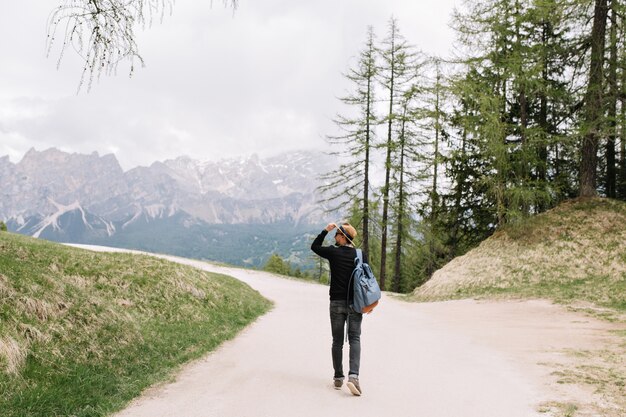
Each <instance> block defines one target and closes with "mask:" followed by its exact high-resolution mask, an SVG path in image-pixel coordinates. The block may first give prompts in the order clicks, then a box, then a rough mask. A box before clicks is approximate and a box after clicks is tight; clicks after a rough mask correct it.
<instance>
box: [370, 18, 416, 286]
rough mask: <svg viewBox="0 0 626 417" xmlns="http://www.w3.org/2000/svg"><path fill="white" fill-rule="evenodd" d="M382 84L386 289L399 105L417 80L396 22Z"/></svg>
mask: <svg viewBox="0 0 626 417" xmlns="http://www.w3.org/2000/svg"><path fill="white" fill-rule="evenodd" d="M380 56H381V65H380V76H379V79H380V84H381V86H382V89H383V93H384V96H385V99H386V100H387V101H386V104H387V112H386V115H385V117H384V122H385V124H386V130H387V138H386V141H385V142H384V143H381V145H380V147H381V148H382V149H383V150H384V152H385V183H384V185H383V188H382V191H381V195H382V202H383V208H382V219H381V221H382V224H381V229H382V234H381V255H380V274H379V277H378V278H379V280H380V287H381V288H385V282H386V276H387V244H388V243H387V240H388V235H389V229H388V227H389V205H390V201H391V197H392V196H391V187H390V185H391V174H392V161H393V158H394V156H393V154H394V152H396V151H397V145H398V137H397V132H398V129H397V128H396V125H397V124H398V122H400V117H399V116H398V115H399V113H400V112H401V108H399V107H400V106H398V103H399V102H400V101H401V100H402V96H403V94H404V92H405V91H406V90H407V88H408V86H409V85H411V83H412V82H413V80H414V79H415V77H416V75H417V74H416V71H415V52H414V51H413V48H412V47H411V46H410V45H409V44H408V42H407V41H406V40H405V39H404V37H403V36H402V35H401V34H400V30H399V28H398V22H397V20H396V19H395V18H391V19H390V20H389V26H388V32H387V37H386V38H385V40H384V41H383V42H382V46H381V48H380Z"/></svg>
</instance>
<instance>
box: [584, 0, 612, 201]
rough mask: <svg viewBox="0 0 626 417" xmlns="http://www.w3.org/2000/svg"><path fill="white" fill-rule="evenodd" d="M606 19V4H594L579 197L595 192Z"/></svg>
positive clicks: (601, 1)
mask: <svg viewBox="0 0 626 417" xmlns="http://www.w3.org/2000/svg"><path fill="white" fill-rule="evenodd" d="M607 17H608V5H607V0H595V3H594V13H593V27H592V30H591V39H590V42H591V57H590V63H589V79H588V81H587V92H586V94H585V106H584V109H583V128H582V138H583V139H582V145H581V161H580V193H579V194H580V196H581V197H593V196H595V195H596V194H597V192H596V169H597V166H598V142H599V140H600V137H601V134H602V128H603V122H604V120H605V119H604V115H603V109H604V106H603V89H604V79H603V77H604V75H603V74H604V71H603V67H604V62H605V56H604V55H605V37H606V23H607Z"/></svg>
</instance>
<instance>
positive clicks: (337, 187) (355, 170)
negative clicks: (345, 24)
mask: <svg viewBox="0 0 626 417" xmlns="http://www.w3.org/2000/svg"><path fill="white" fill-rule="evenodd" d="M374 39H375V38H374V31H373V29H372V28H371V27H369V28H368V30H367V40H366V43H365V48H364V49H363V50H362V51H361V53H360V54H359V60H358V62H357V64H356V66H355V68H351V69H349V70H348V73H347V74H346V77H347V78H348V80H349V81H350V82H351V84H352V88H353V89H352V91H351V92H350V93H348V94H347V95H346V96H345V97H342V98H341V101H342V102H343V103H344V104H345V105H346V106H348V110H349V111H350V110H351V111H352V113H351V114H349V115H338V116H337V117H336V118H335V124H336V125H337V126H338V127H339V129H340V132H341V133H340V134H339V135H335V136H329V137H328V141H329V143H330V144H331V145H334V146H338V147H339V149H338V150H337V151H334V152H332V153H333V154H335V155H340V157H341V158H340V160H341V161H344V162H343V163H341V164H340V165H339V167H338V168H337V169H336V170H333V171H331V172H328V173H326V174H324V175H323V176H322V177H321V179H322V181H323V182H324V184H323V185H321V186H320V187H319V190H320V191H321V193H322V195H324V196H325V202H329V203H331V208H330V210H332V211H336V210H338V209H339V208H341V207H343V206H345V205H346V204H350V203H355V202H356V203H357V204H358V205H359V206H360V207H361V213H362V217H361V221H360V222H359V224H360V225H361V226H362V228H361V247H362V249H363V252H364V253H366V254H367V255H368V256H369V247H370V244H369V234H370V207H369V205H370V199H371V197H370V194H369V193H370V187H371V185H370V165H371V152H372V149H373V145H374V139H375V130H374V128H375V126H376V124H377V123H378V121H377V118H376V115H375V94H374V92H375V79H376V76H377V74H378V66H377V63H376V47H375V45H374ZM345 211H347V210H345Z"/></svg>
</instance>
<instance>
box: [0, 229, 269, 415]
mask: <svg viewBox="0 0 626 417" xmlns="http://www.w3.org/2000/svg"><path fill="white" fill-rule="evenodd" d="M269 308H270V302H269V301H267V300H266V299H264V298H263V297H261V295H260V294H259V293H258V292H256V291H254V290H252V289H251V288H250V287H249V286H247V285H246V284H243V283H241V282H240V281H237V280H235V279H233V278H231V277H227V276H224V275H219V274H212V273H207V272H205V271H201V270H199V269H195V268H191V267H188V266H183V265H179V264H174V263H172V262H168V261H165V260H162V259H156V258H153V257H149V256H143V255H132V254H123V253H115V254H113V253H94V252H90V251H86V250H82V249H77V248H71V247H67V246H63V245H60V244H55V243H51V242H47V241H43V240H37V239H33V238H29V237H24V236H20V235H15V234H12V233H7V232H0V410H2V412H1V413H0V414H2V416H3V417H12V416H15V417H17V416H20V417H23V416H53V415H64V416H68V415H75V416H100V415H108V414H109V413H111V412H112V411H114V410H117V409H119V408H121V407H122V406H124V405H125V404H126V403H127V402H128V401H129V400H130V399H132V398H134V397H136V396H137V395H139V394H140V393H141V391H142V390H143V389H144V388H146V387H148V386H150V385H152V384H153V383H155V382H157V381H161V380H163V379H165V378H167V377H168V375H170V374H171V373H172V371H173V370H175V369H176V368H177V367H178V366H179V365H180V364H182V363H185V362H188V361H189V360H191V359H194V358H198V357H201V356H202V355H204V354H205V353H206V352H208V351H211V350H213V349H215V348H216V347H217V346H218V345H219V344H220V343H221V342H223V341H224V340H226V339H230V338H232V337H233V336H234V335H235V334H237V332H238V331H239V330H241V329H242V328H243V327H244V326H246V325H247V324H249V323H250V322H252V321H253V320H254V319H256V318H257V317H258V316H259V315H260V314H263V313H264V312H266V311H267V310H268V309H269Z"/></svg>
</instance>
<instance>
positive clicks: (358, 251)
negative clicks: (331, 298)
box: [345, 248, 363, 342]
mask: <svg viewBox="0 0 626 417" xmlns="http://www.w3.org/2000/svg"><path fill="white" fill-rule="evenodd" d="M357 259H358V260H359V262H360V263H361V265H362V264H363V252H362V251H361V249H359V248H356V258H354V268H355V269H356V260H357ZM352 287H354V269H353V270H352V274H350V281H348V297H347V300H346V303H347V304H348V308H351V307H350V288H352ZM352 297H353V299H354V294H353V295H352ZM346 322H347V323H346V340H345V341H346V342H347V341H348V329H349V328H350V314H348V317H347V319H346Z"/></svg>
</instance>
